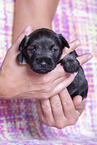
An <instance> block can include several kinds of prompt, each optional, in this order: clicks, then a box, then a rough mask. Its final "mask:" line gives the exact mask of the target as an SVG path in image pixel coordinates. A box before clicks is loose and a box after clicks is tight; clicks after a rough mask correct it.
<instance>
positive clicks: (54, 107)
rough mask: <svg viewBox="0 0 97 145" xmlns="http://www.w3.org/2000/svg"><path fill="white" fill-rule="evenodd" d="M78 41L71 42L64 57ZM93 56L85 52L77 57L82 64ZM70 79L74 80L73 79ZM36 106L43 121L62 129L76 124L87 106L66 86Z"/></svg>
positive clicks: (39, 101) (37, 102)
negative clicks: (72, 96)
mask: <svg viewBox="0 0 97 145" xmlns="http://www.w3.org/2000/svg"><path fill="white" fill-rule="evenodd" d="M77 43H78V41H73V42H71V43H70V49H65V51H64V53H63V55H62V58H63V57H64V56H65V55H67V54H68V53H70V52H71V51H73V50H74V49H75V48H76V46H77ZM91 58H92V55H91V54H83V55H81V56H79V57H78V58H77V59H78V61H79V62H80V64H81V65H82V64H84V63H85V62H87V61H88V60H89V59H91ZM71 78H72V77H71ZM70 81H71V82H72V79H70ZM65 86H66V85H65ZM67 86H68V85H67ZM36 107H37V111H38V114H39V118H40V119H41V121H42V122H44V123H45V124H46V125H48V126H52V127H57V128H59V129H62V128H64V127H66V126H68V125H74V124H75V123H76V122H77V120H78V119H79V116H80V115H81V113H82V112H83V110H84V108H85V103H84V101H83V100H82V97H81V96H79V95H78V96H75V97H74V99H73V100H72V99H71V97H70V95H69V93H68V91H67V89H66V88H65V87H64V89H63V90H62V91H61V92H59V93H58V94H57V95H54V96H52V97H50V98H49V99H44V100H36Z"/></svg>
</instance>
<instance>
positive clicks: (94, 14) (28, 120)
mask: <svg viewBox="0 0 97 145" xmlns="http://www.w3.org/2000/svg"><path fill="white" fill-rule="evenodd" d="M14 3H15V1H14V0H0V65H1V64H2V62H3V59H4V57H5V54H6V52H7V50H8V48H9V47H10V46H11V39H12V27H13V17H14ZM53 30H54V31H56V32H57V33H62V34H63V35H64V37H65V38H66V39H67V40H68V41H69V42H70V41H73V40H75V39H80V41H81V46H80V47H79V48H78V49H77V52H78V54H82V53H87V52H90V53H92V54H93V59H92V60H90V61H89V62H87V63H86V64H85V65H83V68H84V71H85V74H86V77H87V79H88V82H89V93H88V98H87V99H86V100H85V102H86V108H85V111H84V112H83V114H82V115H81V117H80V118H79V120H78V122H77V123H76V124H75V125H73V126H68V127H65V128H64V129H57V128H54V127H48V126H46V125H45V124H43V123H42V122H41V121H40V120H39V117H38V114H37V110H36V104H35V100H32V99H30V100H20V99H19V100H0V145H75V144H76V145H96V144H97V80H96V78H97V49H96V48H97V0H92V1H91V0H81V1H79V0H60V2H59V5H58V8H57V11H56V15H55V17H54V20H53Z"/></svg>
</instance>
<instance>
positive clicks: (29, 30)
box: [24, 25, 32, 35]
mask: <svg viewBox="0 0 97 145" xmlns="http://www.w3.org/2000/svg"><path fill="white" fill-rule="evenodd" d="M24 31H25V32H26V33H27V35H29V34H30V33H31V32H32V28H31V26H29V25H28V26H26V28H25V29H24Z"/></svg>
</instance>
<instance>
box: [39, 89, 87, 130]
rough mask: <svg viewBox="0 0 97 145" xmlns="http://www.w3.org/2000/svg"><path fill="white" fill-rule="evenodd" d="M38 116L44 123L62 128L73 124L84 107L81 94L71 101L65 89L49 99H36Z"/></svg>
mask: <svg viewBox="0 0 97 145" xmlns="http://www.w3.org/2000/svg"><path fill="white" fill-rule="evenodd" d="M36 106H37V111H38V115H39V118H40V119H41V121H42V122H44V123H45V124H46V125H48V126H51V127H57V128H58V129H62V128H64V127H66V126H69V125H74V124H75V123H76V122H77V120H78V118H79V116H80V115H81V113H82V112H83V110H84V108H85V103H84V101H82V97H81V96H76V97H75V98H74V100H73V101H72V99H71V97H70V95H69V93H68V91H67V89H64V90H63V91H62V92H60V93H59V94H58V95H55V96H53V97H51V98H50V99H45V100H37V101H36Z"/></svg>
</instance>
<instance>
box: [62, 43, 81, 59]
mask: <svg viewBox="0 0 97 145" xmlns="http://www.w3.org/2000/svg"><path fill="white" fill-rule="evenodd" d="M79 45H80V41H79V40H74V41H72V42H71V43H70V48H69V49H68V48H66V47H65V48H64V49H63V54H62V57H61V59H63V58H64V57H65V56H66V55H67V54H69V53H70V52H72V51H74V50H75V49H76V48H77V47H78V46H79Z"/></svg>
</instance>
